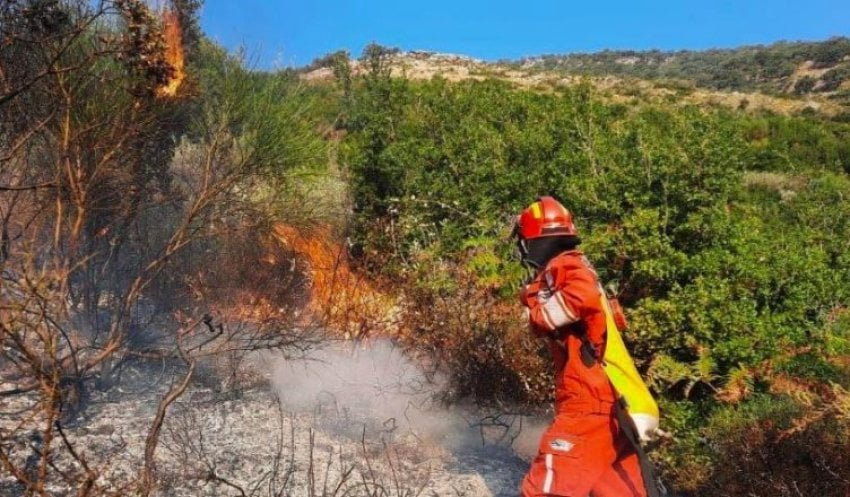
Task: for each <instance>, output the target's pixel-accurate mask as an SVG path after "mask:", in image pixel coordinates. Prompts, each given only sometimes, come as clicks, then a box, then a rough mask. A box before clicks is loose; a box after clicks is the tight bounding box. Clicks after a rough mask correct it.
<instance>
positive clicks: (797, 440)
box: [697, 414, 850, 497]
mask: <svg viewBox="0 0 850 497" xmlns="http://www.w3.org/2000/svg"><path fill="white" fill-rule="evenodd" d="M720 452H721V456H720V457H719V459H718V461H717V462H716V463H715V466H714V467H715V469H714V471H713V472H712V474H711V475H710V476H709V477H708V479H707V483H706V484H705V485H704V486H703V487H702V488H701V489H700V490H699V491H698V492H697V494H698V495H704V496H706V497H709V496H717V495H728V496H738V495H740V496H751V495H753V496H755V495H758V496H774V495H778V496H785V495H787V496H794V497H797V496H815V495H816V496H819V497H846V496H847V495H850V423H848V422H847V420H846V419H841V418H839V417H836V416H835V415H834V414H830V415H827V416H825V417H823V418H821V419H819V420H817V421H815V422H813V423H810V424H807V425H806V426H805V428H803V429H802V430H800V431H796V432H794V433H793V434H791V435H787V434H786V431H785V430H782V429H779V428H778V427H777V426H776V425H775V423H772V422H771V421H764V422H761V423H757V424H753V425H750V426H747V427H745V428H744V429H742V430H741V431H740V432H739V433H737V436H736V437H734V439H732V440H727V441H725V442H724V443H723V444H722V445H721V447H720Z"/></svg>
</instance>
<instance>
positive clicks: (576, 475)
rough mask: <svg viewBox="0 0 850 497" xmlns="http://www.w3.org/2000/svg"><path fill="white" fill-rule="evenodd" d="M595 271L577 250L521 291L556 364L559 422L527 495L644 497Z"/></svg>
mask: <svg viewBox="0 0 850 497" xmlns="http://www.w3.org/2000/svg"><path fill="white" fill-rule="evenodd" d="M600 297H601V288H600V285H599V283H598V279H597V276H596V272H595V271H594V270H593V267H592V266H591V265H590V263H589V262H588V261H587V259H586V258H585V257H584V255H582V253H581V252H580V251H578V250H571V251H567V252H564V253H562V254H560V255H558V256H556V257H555V258H553V259H552V260H551V261H550V262H549V264H548V265H547V266H546V268H544V269H543V270H542V271H540V272H539V273H538V274H537V276H536V277H535V279H534V280H533V281H532V282H531V283H530V284H529V285H528V286H526V288H525V289H524V290H523V292H522V294H521V301H522V303H523V305H524V306H525V307H526V309H527V313H528V319H529V325H530V328H531V330H532V332H534V333H535V334H536V335H537V336H540V337H544V338H546V339H548V344H549V348H550V350H551V352H552V356H553V359H554V362H555V371H556V377H555V387H556V390H555V419H554V421H553V423H552V425H551V426H550V427H549V428H548V430H547V431H546V433H545V434H544V435H543V437H542V439H541V441H540V447H539V449H538V454H537V457H536V458H535V459H534V461H533V463H532V465H531V469H530V470H529V472H528V474H527V475H526V476H525V479H524V480H523V482H522V497H538V496H561V497H589V496H592V497H646V489H645V487H644V483H643V478H642V476H641V470H640V464H639V461H638V455H637V453H636V450H635V448H634V446H633V445H631V443H630V442H629V440H628V439H627V438H626V436H625V435H624V433H623V432H622V430H621V429H620V427H619V423H618V422H617V417H616V415H615V406H616V402H617V394H616V392H615V390H614V387H613V386H612V385H611V382H610V381H609V379H608V376H607V375H606V373H605V371H604V370H603V368H602V366H601V364H600V360H601V358H602V357H603V356H604V351H605V344H606V330H607V328H606V321H605V314H604V311H603V309H602V303H601V302H602V300H601V298H600Z"/></svg>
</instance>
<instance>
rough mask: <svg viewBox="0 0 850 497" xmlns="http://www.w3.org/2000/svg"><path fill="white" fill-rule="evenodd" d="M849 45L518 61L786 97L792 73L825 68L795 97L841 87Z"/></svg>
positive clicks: (842, 41)
mask: <svg viewBox="0 0 850 497" xmlns="http://www.w3.org/2000/svg"><path fill="white" fill-rule="evenodd" d="M848 56H850V39H848V38H845V37H836V38H831V39H829V40H827V41H824V42H779V43H774V44H772V45H766V46H764V45H756V46H747V47H740V48H735V49H725V50H705V51H689V50H682V51H676V52H662V51H659V50H652V51H646V52H638V51H633V50H605V51H602V52H597V53H590V54H568V55H544V56H541V57H535V58H532V59H527V60H525V61H521V63H525V64H532V65H533V66H534V67H540V68H543V69H548V70H560V71H564V72H567V73H570V74H585V75H593V76H605V75H617V76H633V77H637V78H642V79H659V78H672V79H683V80H691V81H694V82H695V83H696V84H697V85H698V86H703V87H707V88H715V89H721V90H761V91H766V92H772V93H782V92H787V91H788V88H787V85H788V83H789V81H790V77H791V76H792V74H793V73H794V71H795V70H796V69H797V68H798V67H799V66H800V65H801V64H803V63H805V62H811V67H812V68H813V69H821V68H831V67H835V68H834V69H832V70H831V71H830V72H828V73H827V75H825V76H824V77H823V78H822V84H821V85H820V86H815V84H814V83H815V82H816V80H815V81H813V84H812V85H811V86H810V87H808V88H805V89H803V88H798V87H797V86H795V87H794V88H793V89H794V90H795V91H797V92H801V91H802V90H805V92H809V91H816V92H828V91H833V90H835V89H836V88H837V87H838V86H839V85H840V83H841V82H844V81H847V80H848V78H847V73H846V71H847V69H848V67H850V61H848V59H847V58H848Z"/></svg>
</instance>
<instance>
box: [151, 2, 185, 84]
mask: <svg viewBox="0 0 850 497" xmlns="http://www.w3.org/2000/svg"><path fill="white" fill-rule="evenodd" d="M162 26H163V30H162V31H163V37H164V38H165V60H166V61H167V62H168V64H169V65H171V68H172V69H173V70H174V72H173V74H172V76H171V79H170V80H169V81H168V83H167V84H166V85H165V86H162V87H160V88H159V89H158V90H157V95H159V96H160V97H174V96H176V95H177V90H178V89H179V88H180V85H181V84H182V83H183V80H184V79H185V78H186V71H185V61H184V54H183V29H182V28H181V26H180V18H179V17H178V16H177V13H176V12H175V11H174V10H171V9H169V10H165V11H164V12H163V14H162Z"/></svg>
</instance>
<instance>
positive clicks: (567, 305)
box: [521, 268, 581, 336]
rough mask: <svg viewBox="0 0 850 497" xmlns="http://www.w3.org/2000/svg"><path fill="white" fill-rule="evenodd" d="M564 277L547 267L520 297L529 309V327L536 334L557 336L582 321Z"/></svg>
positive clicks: (568, 283)
mask: <svg viewBox="0 0 850 497" xmlns="http://www.w3.org/2000/svg"><path fill="white" fill-rule="evenodd" d="M565 276H566V275H565V274H563V271H562V270H559V269H558V268H548V269H546V271H544V272H543V273H541V274H540V275H539V276H538V277H537V278H536V279H535V281H534V282H532V284H530V285H529V286H528V287H526V289H525V290H524V292H523V295H521V300H522V303H523V305H525V306H526V307H527V308H528V319H529V324H530V325H531V327H532V329H534V330H535V331H536V332H537V334H540V335H544V336H546V335H549V336H553V335H556V334H557V332H558V331H559V330H561V329H563V328H564V327H566V326H569V325H570V324H573V323H575V322H576V321H578V320H580V319H581V308H580V307H579V306H576V305H575V302H570V300H572V295H573V294H574V292H573V291H571V286H572V282H571V281H570V280H569V278H566V277H565Z"/></svg>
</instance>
